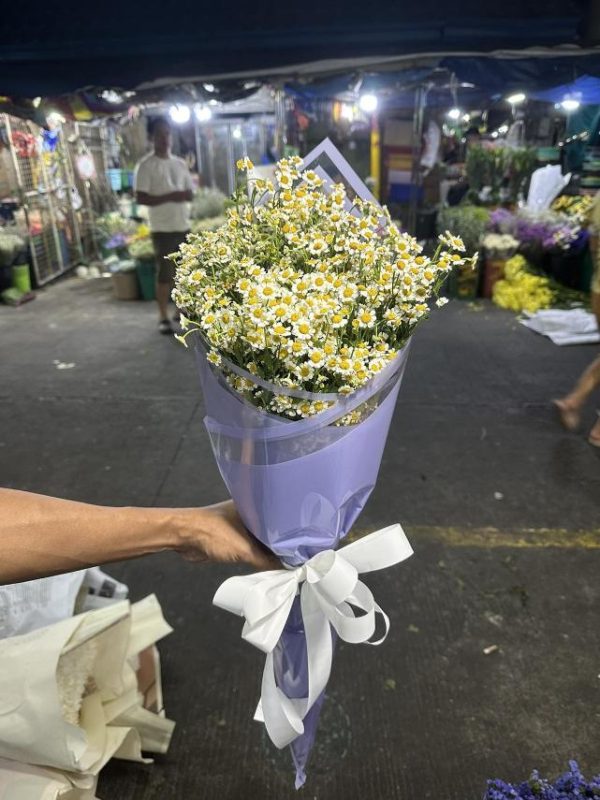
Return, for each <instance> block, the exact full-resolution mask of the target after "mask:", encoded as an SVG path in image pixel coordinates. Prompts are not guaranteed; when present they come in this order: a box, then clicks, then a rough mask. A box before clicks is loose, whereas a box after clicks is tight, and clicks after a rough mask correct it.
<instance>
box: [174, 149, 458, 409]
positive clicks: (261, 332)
mask: <svg viewBox="0 0 600 800" xmlns="http://www.w3.org/2000/svg"><path fill="white" fill-rule="evenodd" d="M238 168H240V169H242V170H246V171H250V170H251V169H252V164H251V162H250V161H249V160H248V159H243V160H241V161H239V162H238ZM248 186H249V189H248V190H247V191H246V190H245V189H244V190H240V191H239V192H238V193H237V194H236V195H234V198H233V199H234V204H233V205H232V206H231V207H230V208H229V209H228V211H227V222H226V223H225V224H224V225H223V226H222V227H221V228H219V229H218V230H217V231H214V232H210V231H206V232H202V233H199V234H191V235H190V236H189V237H188V240H187V242H186V243H184V244H183V245H181V248H180V250H179V252H178V253H177V254H175V255H174V256H173V258H174V261H175V263H176V265H177V273H176V280H175V289H174V291H173V299H174V301H175V303H176V304H177V306H178V308H179V309H180V310H181V312H182V314H183V315H184V325H185V326H186V332H185V333H184V335H183V336H182V337H181V339H182V340H183V341H184V342H185V339H186V337H187V336H188V335H189V334H190V333H191V332H192V331H195V330H197V331H199V332H200V333H201V335H202V337H203V339H204V340H205V342H207V343H208V346H209V348H210V352H209V356H208V357H209V360H210V361H211V362H212V363H213V364H215V365H216V366H222V361H221V359H222V357H225V358H226V359H228V360H229V361H230V362H231V363H233V364H235V365H237V366H238V367H241V368H243V369H244V370H246V371H248V372H250V373H252V374H253V375H256V376H258V377H259V378H262V379H263V380H265V381H268V382H269V383H272V384H275V385H276V386H281V387H286V388H287V389H302V390H305V391H309V392H315V393H323V392H336V393H340V394H349V393H351V392H353V391H354V390H355V389H357V388H358V387H360V386H362V385H364V384H365V383H366V382H367V381H368V380H369V379H370V378H372V377H373V376H375V375H377V374H378V373H379V372H381V370H382V369H384V368H385V366H386V365H387V364H388V363H389V362H390V361H392V360H393V359H394V358H395V356H396V355H397V353H398V351H399V350H400V349H401V348H402V346H403V345H404V344H405V343H406V341H407V340H408V338H409V337H410V335H411V333H412V331H413V330H414V327H415V325H416V324H417V323H418V322H419V321H420V320H422V319H423V318H425V317H426V315H427V313H428V310H429V306H428V300H429V299H430V298H431V297H432V296H436V297H437V295H438V293H439V290H440V288H441V285H442V283H443V281H444V279H445V277H446V276H447V274H448V273H449V272H450V271H451V270H452V268H453V267H454V266H458V265H460V264H464V263H465V262H466V259H465V257H464V245H463V243H462V240H461V239H460V238H459V237H456V236H453V235H452V234H451V233H449V232H446V233H445V234H442V235H441V236H440V237H439V238H440V241H439V246H438V248H437V250H436V252H435V254H434V255H433V256H432V257H428V256H426V255H424V254H423V252H422V248H421V246H420V245H419V244H418V242H417V241H416V240H415V239H414V238H412V237H411V236H409V235H407V234H405V233H401V232H400V230H399V229H398V227H397V226H396V225H395V224H393V223H392V221H391V219H390V217H389V214H388V212H387V210H386V209H383V210H382V209H381V208H379V207H378V206H376V205H375V204H373V203H370V202H367V201H364V200H361V199H354V200H353V201H352V202H350V201H349V198H348V197H347V194H346V190H345V188H344V186H343V184H334V185H332V186H326V185H324V182H323V180H322V179H321V178H320V177H319V175H318V174H317V173H316V172H314V171H312V170H304V171H302V161H301V159H300V158H297V157H293V158H289V159H284V160H282V161H280V162H279V163H278V165H277V170H276V185H273V184H272V183H271V182H269V181H265V180H258V179H257V180H253V179H252V177H250V176H249V178H248ZM471 260H472V259H471ZM224 371H225V373H226V374H228V375H229V377H228V379H229V381H230V383H231V385H232V386H233V387H234V389H235V390H236V391H238V392H240V393H242V394H244V395H245V396H246V397H247V399H249V400H250V401H251V402H253V403H254V404H255V405H257V406H259V407H261V408H265V409H266V410H269V411H271V412H274V413H277V414H280V415H284V416H286V417H288V418H291V419H298V418H302V417H307V416H311V415H313V414H317V413H319V412H321V411H323V410H324V409H325V408H327V405H328V404H327V403H326V402H324V401H320V400H317V401H315V402H312V401H308V400H299V399H295V398H292V397H288V396H286V395H278V394H276V393H271V394H270V393H268V392H265V390H264V389H261V388H260V387H257V386H256V385H255V384H253V383H252V381H249V380H248V379H247V378H241V377H238V376H237V375H234V374H233V373H231V372H229V373H227V370H226V369H224Z"/></svg>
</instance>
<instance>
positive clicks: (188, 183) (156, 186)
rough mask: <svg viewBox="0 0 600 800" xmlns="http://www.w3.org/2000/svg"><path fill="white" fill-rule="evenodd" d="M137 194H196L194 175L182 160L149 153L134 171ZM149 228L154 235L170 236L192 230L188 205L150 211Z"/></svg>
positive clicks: (165, 206) (175, 205) (182, 204)
mask: <svg viewBox="0 0 600 800" xmlns="http://www.w3.org/2000/svg"><path fill="white" fill-rule="evenodd" d="M134 188H135V191H136V192H146V194H153V195H161V194H169V193H170V192H186V191H193V189H194V185H193V183H192V176H191V175H190V171H189V169H188V167H187V164H186V163H185V161H184V160H183V159H182V158H177V156H173V155H170V156H169V157H168V158H159V157H158V156H156V155H154V153H150V154H149V155H147V156H144V158H142V160H141V161H140V162H139V164H138V165H137V167H136V168H135V177H134ZM148 219H149V221H150V229H151V230H152V232H153V233H159V232H161V233H170V232H175V231H188V230H189V229H190V204H189V203H161V204H160V205H159V206H150V207H149V209H148Z"/></svg>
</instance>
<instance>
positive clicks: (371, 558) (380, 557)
mask: <svg viewBox="0 0 600 800" xmlns="http://www.w3.org/2000/svg"><path fill="white" fill-rule="evenodd" d="M412 553H413V550H412V547H411V546H410V543H409V541H408V539H407V538H406V536H405V534H404V531H403V530H402V528H401V526H400V525H390V526H389V527H388V528H382V529H381V530H379V531H376V532H375V533H371V534H369V535H368V536H365V537H363V538H362V539H359V540H358V541H356V542H353V543H352V544H349V545H346V546H345V547H342V548H340V549H339V550H336V551H334V550H325V551H323V552H322V553H318V554H317V555H316V556H313V557H312V558H311V559H310V560H309V561H307V562H306V563H305V564H303V565H302V566H301V567H297V568H295V569H278V570H272V571H268V572H259V573H256V574H254V575H241V576H236V577H233V578H229V579H228V580H226V581H225V582H224V583H223V584H222V585H221V586H220V587H219V589H218V590H217V593H216V594H215V596H214V599H213V603H214V604H215V605H217V606H219V607H220V608H224V609H225V610H226V611H231V612H232V613H233V614H237V615H238V616H240V617H245V619H246V622H245V624H244V628H243V630H242V638H243V639H245V640H246V641H247V642H250V644H253V645H254V646H255V647H258V648H259V649H260V650H263V651H264V652H265V653H266V654H267V659H266V663H265V669H264V672H263V678H262V691H261V700H260V703H259V706H258V709H257V712H256V717H255V719H259V720H260V721H262V722H264V723H265V726H266V729H267V733H268V734H269V736H270V738H271V740H272V741H273V744H275V745H276V746H277V747H280V748H281V747H285V746H286V745H288V744H290V742H292V741H293V740H294V739H295V738H296V737H298V736H300V735H301V734H302V733H303V732H304V724H303V719H304V717H305V716H306V715H307V714H308V712H309V711H310V709H311V708H312V706H313V705H314V703H315V701H316V700H317V698H318V697H319V695H320V694H321V692H322V691H323V690H324V689H325V687H326V686H327V681H328V680H329V674H330V672H331V662H332V658H333V646H332V639H331V630H330V627H329V626H330V625H332V626H333V628H334V629H335V631H336V633H337V635H338V636H339V637H340V639H343V640H344V641H345V642H350V643H352V644H358V643H361V642H367V643H369V644H373V645H377V644H381V643H382V642H383V641H384V640H385V638H386V636H387V634H388V631H389V629H390V621H389V618H388V616H387V614H385V613H384V611H382V609H381V608H380V607H379V606H378V605H377V603H376V602H375V599H374V597H373V595H372V594H371V591H370V590H369V589H368V588H367V586H365V584H364V583H362V581H360V580H359V578H358V576H359V575H360V574H362V573H363V572H372V571H374V570H378V569H385V568H386V567H391V566H393V565H394V564H399V563H400V562H401V561H404V560H405V559H407V558H409V556H411V555H412ZM298 592H300V607H301V611H302V618H303V623H304V631H305V635H306V649H307V661H308V697H303V698H299V699H291V698H289V697H287V696H286V695H285V694H284V693H283V692H282V691H281V689H279V687H278V686H277V684H276V681H275V669H274V663H273V650H274V648H275V645H276V644H277V642H278V641H279V638H280V637H281V633H282V631H283V628H284V626H285V623H286V622H287V618H288V616H289V613H290V609H291V607H292V603H293V602H294V597H295V596H296V594H297V593H298ZM354 608H359V609H360V610H361V611H362V612H364V613H363V614H361V615H360V616H356V614H355V611H354ZM377 614H380V615H381V616H382V617H383V620H384V624H385V633H384V634H383V636H382V637H381V638H380V639H378V640H377V641H375V642H373V641H370V640H371V637H372V636H373V634H374V633H375V624H376V615H377Z"/></svg>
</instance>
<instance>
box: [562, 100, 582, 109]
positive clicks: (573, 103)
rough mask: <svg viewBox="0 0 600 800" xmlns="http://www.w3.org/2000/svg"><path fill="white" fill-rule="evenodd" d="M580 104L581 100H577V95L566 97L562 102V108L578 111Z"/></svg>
mask: <svg viewBox="0 0 600 800" xmlns="http://www.w3.org/2000/svg"><path fill="white" fill-rule="evenodd" d="M580 105H581V101H580V100H577V98H576V97H565V99H564V100H563V101H562V103H561V104H560V106H561V108H564V110H565V111H577V109H578V108H579V106H580Z"/></svg>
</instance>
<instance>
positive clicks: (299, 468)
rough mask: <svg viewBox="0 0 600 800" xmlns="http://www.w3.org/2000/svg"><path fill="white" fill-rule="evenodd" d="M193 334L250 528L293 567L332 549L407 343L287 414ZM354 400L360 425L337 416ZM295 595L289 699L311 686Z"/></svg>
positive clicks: (302, 763) (361, 487) (309, 733)
mask: <svg viewBox="0 0 600 800" xmlns="http://www.w3.org/2000/svg"><path fill="white" fill-rule="evenodd" d="M195 340H196V345H197V356H198V364H199V370H200V380H201V384H202V390H203V394H204V400H205V406H206V417H205V420H204V421H205V425H206V428H207V430H208V433H209V436H210V440H211V444H212V448H213V452H214V455H215V458H216V461H217V464H218V467H219V470H220V472H221V475H222V477H223V480H224V481H225V484H226V486H227V489H228V490H229V493H230V494H231V497H232V498H233V500H234V502H235V505H236V507H237V509H238V512H239V514H240V516H241V518H242V520H243V521H244V523H245V525H246V527H247V528H248V529H249V530H250V531H251V532H252V533H253V534H254V536H256V538H257V539H259V540H260V541H261V542H262V543H263V544H264V545H266V546H267V547H268V548H269V549H270V550H272V551H273V552H274V553H275V554H276V555H277V556H279V557H280V558H281V559H282V561H283V562H284V563H286V564H288V565H290V566H298V565H300V564H302V563H303V562H305V561H307V560H308V559H309V558H311V557H312V556H313V555H315V554H316V553H318V552H320V551H322V550H328V549H335V548H336V547H337V546H338V545H339V542H340V540H341V539H342V538H343V537H344V536H346V534H347V533H348V531H349V530H350V528H351V527H352V525H353V524H354V522H355V521H356V519H357V517H358V515H359V514H360V512H361V511H362V509H363V507H364V505H365V503H366V501H367V499H368V497H369V495H370V494H371V491H372V490H373V488H374V486H375V482H376V480H377V474H378V471H379V466H380V463H381V457H382V455H383V449H384V446H385V442H386V439H387V434H388V430H389V426H390V421H391V418H392V414H393V411H394V406H395V404H396V398H397V395H398V390H399V387H400V382H401V379H402V376H403V373H404V368H405V366H406V360H407V356H408V348H409V346H408V345H406V346H405V347H404V349H403V350H402V351H401V352H400V353H399V355H398V356H397V358H396V359H395V360H394V361H393V362H392V363H390V364H389V365H388V366H387V367H386V368H385V369H384V370H383V371H382V372H381V373H380V374H379V375H377V376H376V377H375V378H373V379H371V381H370V382H369V383H368V384H366V385H365V386H363V387H361V388H360V389H359V390H357V391H356V392H354V393H352V394H351V395H349V396H345V397H342V396H335V397H336V402H335V405H334V407H333V408H329V409H328V410H327V411H324V412H322V413H321V414H319V415H317V416H314V417H310V418H308V419H303V420H299V421H290V420H286V419H284V418H282V417H279V416H275V415H272V414H269V413H268V412H265V411H263V410H260V409H258V408H256V407H254V406H252V405H250V403H248V402H247V401H246V400H245V399H244V398H243V397H241V396H240V395H238V394H237V393H236V392H235V391H234V390H233V389H232V388H230V387H229V385H228V384H227V382H226V380H225V378H224V376H223V374H222V373H221V372H220V371H219V370H218V369H216V368H214V367H213V366H211V365H210V364H209V362H208V361H207V359H206V350H205V349H204V345H203V343H202V342H201V340H200V338H199V337H195ZM236 371H237V372H238V373H241V371H240V370H239V369H238V370H236ZM243 374H244V375H245V377H247V378H249V379H252V376H251V375H249V374H248V373H243ZM273 388H275V387H273ZM304 394H306V393H304ZM312 397H314V398H315V399H316V398H318V397H320V398H323V397H327V398H328V399H331V397H332V396H331V395H313V396H312ZM354 409H363V410H364V411H365V414H364V417H365V418H364V419H363V420H362V421H361V422H360V423H359V424H357V425H349V426H336V425H335V424H334V423H335V421H336V420H338V419H340V418H341V417H342V416H344V414H347V413H349V412H350V411H351V410H354ZM298 600H299V598H298V597H297V598H296V600H295V602H294V605H293V607H292V611H291V613H290V617H289V619H288V623H287V624H286V627H285V630H284V632H283V634H282V636H281V639H280V640H279V643H278V644H277V646H276V649H275V653H274V656H275V665H276V666H275V673H276V681H277V685H278V686H279V688H280V689H282V690H283V691H284V693H285V694H286V695H287V696H288V697H292V698H293V697H306V696H307V695H308V686H307V681H308V672H307V655H306V640H305V636H304V629H303V625H302V616H301V613H300V604H299V602H298ZM332 635H333V636H334V637H335V634H334V632H333V631H332ZM323 700H324V694H322V695H321V696H320V697H319V699H318V701H317V702H316V703H315V705H314V706H313V707H312V709H311V710H310V711H309V713H308V715H307V716H306V717H305V719H304V733H303V734H302V735H301V736H299V737H298V738H297V739H296V740H295V741H294V742H293V743H292V744H291V750H292V756H293V759H294V764H295V767H296V787H297V788H299V787H300V786H302V784H303V783H304V780H305V767H306V762H307V759H308V756H309V754H310V750H311V748H312V745H313V743H314V738H315V734H316V730H317V726H318V721H319V715H320V711H321V707H322V704H323Z"/></svg>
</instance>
